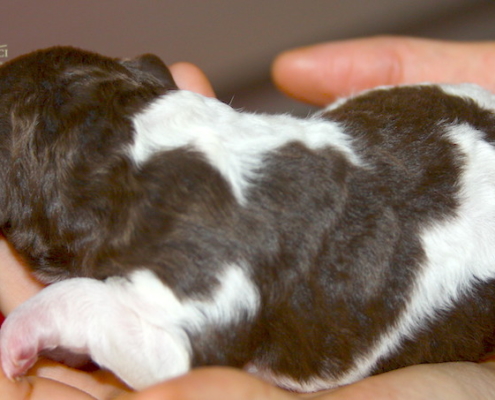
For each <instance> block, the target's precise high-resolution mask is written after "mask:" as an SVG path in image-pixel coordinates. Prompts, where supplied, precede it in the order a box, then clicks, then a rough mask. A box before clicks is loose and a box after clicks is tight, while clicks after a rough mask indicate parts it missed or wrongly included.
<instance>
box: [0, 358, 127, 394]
mask: <svg viewBox="0 0 495 400" xmlns="http://www.w3.org/2000/svg"><path fill="white" fill-rule="evenodd" d="M29 373H30V375H32V376H36V377H38V378H47V379H48V380H51V381H56V382H60V383H61V384H63V385H66V386H71V387H74V388H80V389H81V390H83V391H84V392H86V393H88V394H89V395H91V396H93V397H94V398H97V399H113V398H115V397H116V396H117V395H118V394H120V393H124V392H126V391H128V390H129V389H128V388H127V387H126V386H125V385H124V384H123V383H122V382H120V381H119V380H118V379H117V378H115V376H114V375H112V374H111V373H110V372H107V371H103V370H96V371H94V372H85V371H80V370H78V369H74V368H70V367H67V366H65V365H62V364H59V363H56V362H54V361H51V360H47V359H41V360H40V361H38V363H37V364H36V365H35V366H34V367H33V368H31V370H30V371H29ZM0 398H1V397H0Z"/></svg>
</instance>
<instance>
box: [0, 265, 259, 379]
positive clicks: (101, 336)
mask: <svg viewBox="0 0 495 400" xmlns="http://www.w3.org/2000/svg"><path fill="white" fill-rule="evenodd" d="M218 279H219V286H218V288H217V289H216V290H215V291H214V293H213V295H212V297H211V299H208V300H199V299H190V300H186V301H182V302H181V301H179V300H178V298H177V297H176V296H175V295H174V293H173V291H172V290H171V289H170V288H169V287H167V286H166V285H164V284H163V283H162V282H161V281H160V280H159V279H158V278H157V277H156V276H155V275H154V274H153V273H152V272H150V271H148V270H140V271H136V272H134V273H133V274H131V276H130V279H126V278H117V277H113V278H109V279H108V280H106V281H105V282H101V281H97V280H94V279H88V278H74V279H68V280H64V281H61V282H58V283H55V284H53V285H51V286H49V287H48V288H46V289H44V290H42V291H41V292H40V293H39V294H38V295H36V296H35V297H33V298H32V299H30V300H28V301H27V302H26V303H24V304H22V305H21V306H20V307H19V308H18V309H16V310H15V311H14V312H13V313H12V314H11V315H10V316H9V317H8V318H7V320H6V322H5V325H4V326H3V327H2V330H1V346H2V347H1V350H2V351H1V356H2V365H3V366H4V369H5V371H6V373H7V374H8V376H10V377H13V376H17V375H18V374H19V373H23V372H24V370H25V369H22V368H19V366H20V365H24V364H29V365H32V363H33V362H34V360H35V359H36V354H37V353H38V352H39V351H41V350H43V349H53V348H55V347H59V346H61V347H64V348H66V349H69V350H72V351H74V352H76V353H87V354H89V355H90V356H91V357H92V359H93V360H94V361H95V362H97V363H98V364H100V365H101V366H103V367H106V368H108V369H110V370H112V371H113V372H114V373H116V374H117V376H119V377H120V378H121V379H122V380H124V381H125V382H126V383H128V384H129V385H130V386H132V387H134V388H144V387H147V386H150V385H152V384H154V383H157V382H160V381H162V380H165V379H168V378H172V377H175V376H178V375H181V374H183V373H185V372H187V371H188V370H189V368H190V359H191V344H190V342H189V337H188V335H187V334H186V331H187V332H198V333H200V332H201V330H202V329H203V328H204V327H205V326H206V325H210V324H211V325H215V326H219V327H221V326H222V325H224V324H229V323H232V322H235V321H236V320H237V319H238V318H242V317H246V316H247V317H252V316H254V314H255V313H256V312H257V311H258V308H259V294H258V291H257V289H256V287H255V286H254V285H253V283H252V282H251V280H250V278H249V277H248V276H247V275H246V273H245V272H244V269H243V268H241V267H240V266H237V265H228V266H226V267H225V269H224V273H223V274H222V275H220V276H219V277H218ZM19 332H23V334H22V335H19ZM26 355H29V356H26ZM29 365H28V367H29Z"/></svg>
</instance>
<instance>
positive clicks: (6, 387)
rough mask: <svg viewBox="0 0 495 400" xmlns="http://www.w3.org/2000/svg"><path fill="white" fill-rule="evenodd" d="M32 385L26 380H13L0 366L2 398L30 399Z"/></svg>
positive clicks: (14, 399) (0, 397) (0, 393)
mask: <svg viewBox="0 0 495 400" xmlns="http://www.w3.org/2000/svg"><path fill="white" fill-rule="evenodd" d="M30 391H31V386H30V385H29V383H28V382H27V381H26V380H22V381H17V382H14V381H11V380H10V379H8V378H7V377H6V376H5V374H4V373H3V370H2V369H1V368H0V399H9V400H25V399H29V397H28V395H29V393H30Z"/></svg>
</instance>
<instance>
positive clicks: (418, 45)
mask: <svg viewBox="0 0 495 400" xmlns="http://www.w3.org/2000/svg"><path fill="white" fill-rule="evenodd" d="M494 70H495V42H484V43H483V42H480V43H465V42H464V43H460V42H446V41H436V40H426V39H414V38H406V37H374V38H365V39H355V40H347V41H340V42H330V43H324V44H319V45H315V46H310V47H305V48H300V49H295V50H290V51H287V52H285V53H282V54H281V55H279V56H278V57H277V58H276V60H275V62H274V64H273V68H272V74H273V79H274V81H275V84H276V85H277V86H278V87H279V88H280V89H281V90H282V91H284V92H285V93H287V94H288V95H290V96H292V97H295V98H296V99H298V100H302V101H306V102H309V103H312V104H316V105H325V104H328V103H329V102H331V101H332V100H334V99H335V98H337V97H342V96H348V95H350V94H353V93H355V92H358V91H361V90H364V89H369V88H372V87H375V86H379V85H396V84H412V83H420V82H439V83H463V82H472V83H478V84H480V85H482V86H485V87H486V88H488V89H490V90H493V91H495V77H494V74H493V71H494Z"/></svg>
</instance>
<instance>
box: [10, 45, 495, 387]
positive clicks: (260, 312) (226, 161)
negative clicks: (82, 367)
mask: <svg viewBox="0 0 495 400" xmlns="http://www.w3.org/2000/svg"><path fill="white" fill-rule="evenodd" d="M494 141H495V96H493V95H492V94H490V93H488V92H486V91H484V90H482V89H481V88H479V87H476V86H472V85H459V86H449V85H442V86H438V85H417V86H404V87H391V88H379V89H376V90H372V91H368V92H365V93H363V94H360V95H357V96H354V97H351V98H349V99H345V100H340V101H338V102H337V103H335V104H333V105H331V106H329V107H328V108H327V109H326V110H323V111H322V112H320V113H318V114H316V115H314V116H312V117H310V118H308V119H297V118H295V117H292V116H288V115H254V114H248V113H242V112H238V111H236V110H234V109H232V108H231V107H229V106H228V105H225V104H223V103H221V102H220V101H217V100H215V99H211V98H205V97H202V96H200V95H198V94H194V93H190V92H187V91H182V90H178V89H177V87H176V86H175V83H174V82H173V80H172V78H171V76H170V73H169V72H168V70H167V68H166V67H165V66H164V65H163V64H162V62H161V61H160V60H159V59H157V58H156V57H154V56H151V55H146V56H143V57H139V58H136V59H133V60H128V61H122V60H114V59H109V58H106V57H103V56H100V55H97V54H93V53H89V52H85V51H81V50H77V49H72V48H52V49H47V50H42V51H38V52H34V53H32V54H28V55H26V56H23V57H20V58H18V59H16V60H13V61H12V62H10V63H7V64H5V65H3V66H2V67H1V68H0V227H1V230H2V232H3V234H4V235H5V237H6V238H7V240H8V241H9V242H10V243H11V244H12V246H13V247H14V248H15V249H16V250H17V252H18V253H19V254H20V255H21V256H22V258H23V259H24V260H25V261H26V263H28V265H29V266H30V267H32V269H33V271H34V272H35V274H36V275H37V276H38V277H40V279H43V280H45V281H46V282H54V283H53V284H52V285H50V286H49V287H47V288H46V289H44V290H43V291H42V292H41V293H39V294H38V295H37V296H35V297H34V298H32V299H30V300H29V301H27V302H26V303H25V304H23V305H21V306H20V307H19V308H18V309H17V310H16V311H14V312H13V313H12V314H11V315H10V316H9V317H8V318H7V320H6V322H5V324H4V326H3V327H2V329H1V359H2V365H3V368H4V370H5V372H6V373H7V375H8V376H9V377H15V376H18V375H20V374H23V373H24V372H25V371H26V370H27V369H28V368H29V367H30V366H31V365H32V364H33V363H34V361H35V360H36V358H37V355H38V354H39V353H40V352H44V351H50V350H53V349H56V348H64V349H68V350H70V351H71V352H73V353H82V354H88V355H89V356H91V358H92V359H93V360H94V361H95V362H96V363H98V364H99V365H100V366H102V367H105V368H108V369H110V370H112V371H114V372H115V373H116V374H117V375H118V376H119V377H120V378H122V379H123V380H124V381H125V382H127V383H128V384H129V385H130V386H132V387H135V388H143V387H146V386H148V385H151V384H153V383H156V382H158V381H161V380H164V379H168V378H171V377H174V376H177V375H180V374H183V373H185V372H187V371H188V370H189V369H190V368H194V367H196V366H201V365H230V366H234V367H239V368H245V369H247V370H248V371H250V372H252V373H254V374H257V375H259V376H261V377H262V378H264V379H267V380H269V381H271V382H273V383H275V384H278V385H280V386H282V387H285V388H288V389H292V390H297V391H316V390H320V389H325V388H330V387H334V386H337V385H342V384H347V383H350V382H353V381H356V380H358V379H360V378H363V377H365V376H368V375H370V374H376V373H379V372H383V371H387V370H391V369H394V368H399V367H401V366H406V365H410V364H417V363H429V362H442V361H451V360H472V361H476V360H479V359H480V358H482V357H483V356H485V355H486V354H488V353H489V352H491V351H492V350H493V348H494V344H495V337H494V329H495V284H494V279H495V246H494V243H495V148H494Z"/></svg>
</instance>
